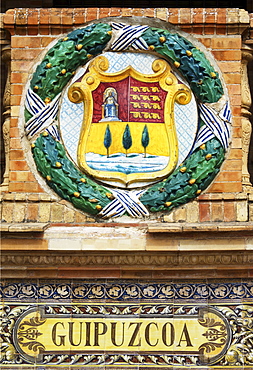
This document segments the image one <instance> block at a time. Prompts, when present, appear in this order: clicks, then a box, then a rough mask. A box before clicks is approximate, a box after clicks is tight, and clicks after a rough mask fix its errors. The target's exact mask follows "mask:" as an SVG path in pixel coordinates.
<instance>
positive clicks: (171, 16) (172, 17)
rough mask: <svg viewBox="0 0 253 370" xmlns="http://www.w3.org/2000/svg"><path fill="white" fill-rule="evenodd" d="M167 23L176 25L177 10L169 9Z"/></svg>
mask: <svg viewBox="0 0 253 370" xmlns="http://www.w3.org/2000/svg"><path fill="white" fill-rule="evenodd" d="M168 21H169V22H170V23H173V24H178V21H179V20H178V9H177V8H170V9H169V19H168Z"/></svg>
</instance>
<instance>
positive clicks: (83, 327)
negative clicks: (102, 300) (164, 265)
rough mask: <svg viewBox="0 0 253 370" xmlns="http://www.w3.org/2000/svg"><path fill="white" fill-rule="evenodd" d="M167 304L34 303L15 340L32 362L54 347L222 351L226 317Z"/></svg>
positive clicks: (213, 354) (212, 357)
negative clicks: (172, 308) (71, 304)
mask: <svg viewBox="0 0 253 370" xmlns="http://www.w3.org/2000/svg"><path fill="white" fill-rule="evenodd" d="M87 307H88V308H87ZM168 307H169V306H167V308H166V306H165V307H164V306H163V307H159V306H157V305H152V306H151V305H149V306H136V307H133V306H131V307H129V306H125V305H121V306H120V305H119V306H118V307H115V306H110V305H107V306H106V305H97V306H92V307H89V306H87V305H86V306H70V307H69V309H68V308H67V307H64V306H62V307H59V306H55V307H46V306H41V307H39V308H32V309H28V310H27V311H25V312H24V314H23V315H22V316H21V317H20V318H19V320H18V321H17V323H16V326H15V330H14V343H15V346H16V348H17V350H18V352H19V353H21V354H22V355H23V356H24V357H25V358H26V359H27V360H29V362H32V363H35V362H37V363H41V361H42V359H43V356H45V355H46V354H48V355H50V354H55V353H60V354H61V355H64V354H66V355H67V354H69V353H75V354H77V355H78V354H81V353H85V354H87V355H88V354H93V355H94V356H96V354H98V353H107V354H110V355H112V354H113V355H116V356H117V355H119V354H125V355H127V354H133V353H136V352H138V354H139V355H146V354H149V355H156V354H159V356H161V357H164V358H166V356H167V358H168V356H175V355H184V354H187V355H192V356H195V357H196V358H198V361H200V362H201V363H202V364H211V363H214V362H216V361H217V360H218V359H219V358H221V357H222V356H223V355H224V353H225V351H226V350H227V348H228V346H229V344H230V339H231V333H230V328H229V325H228V323H227V319H226V318H225V317H224V316H223V315H222V314H221V313H220V312H219V311H217V310H216V309H215V308H210V307H190V308H188V309H185V308H184V309H181V310H180V308H178V310H177V311H176V312H173V313H172V312H170V310H169V308H168ZM70 308H71V309H70ZM71 312H72V314H71ZM73 312H74V313H73Z"/></svg>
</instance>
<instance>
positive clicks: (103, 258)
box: [1, 250, 253, 280]
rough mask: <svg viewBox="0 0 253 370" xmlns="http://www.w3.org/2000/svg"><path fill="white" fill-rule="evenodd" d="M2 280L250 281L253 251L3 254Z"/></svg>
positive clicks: (24, 252) (32, 252) (252, 270)
mask: <svg viewBox="0 0 253 370" xmlns="http://www.w3.org/2000/svg"><path fill="white" fill-rule="evenodd" d="M1 263H2V278H3V279H9V278H12V279H13V278H23V279H31V278H40V279H44V278H52V279H54V278H55V279H65V278H67V279H69V278H73V279H78V278H82V279H83V278H85V279H90V278H96V279H98V278H107V279H111V278H127V279H128V278H129V279H132V278H139V279H147V278H148V279H152V278H156V279H159V280H163V279H166V280H168V279H171V280H180V279H186V278H189V279H195V280H196V279H206V278H215V279H216V278H219V279H220V278H222V279H223V278H230V279H231V278H237V279H238V278H245V277H247V278H252V277H253V268H252V266H253V251H234V250H233V251H212V250H210V251H208V252H207V251H205V252H204V251H199V252H196V251H190V252H189V251H180V252H178V251H175V252H159V253H157V251H156V252H141V251H139V252H138V253H136V252H135V253H132V252H131V251H129V252H116V251H114V252H105V251H99V252H90V251H88V252H84V251H83V252H77V251H59V252H56V251H35V250H30V251H9V252H8V251H3V252H2V254H1Z"/></svg>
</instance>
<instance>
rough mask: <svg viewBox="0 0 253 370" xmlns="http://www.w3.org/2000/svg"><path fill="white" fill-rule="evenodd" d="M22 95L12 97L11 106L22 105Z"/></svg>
mask: <svg viewBox="0 0 253 370" xmlns="http://www.w3.org/2000/svg"><path fill="white" fill-rule="evenodd" d="M20 102H21V95H11V105H20Z"/></svg>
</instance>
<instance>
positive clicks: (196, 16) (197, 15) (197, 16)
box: [192, 8, 204, 23]
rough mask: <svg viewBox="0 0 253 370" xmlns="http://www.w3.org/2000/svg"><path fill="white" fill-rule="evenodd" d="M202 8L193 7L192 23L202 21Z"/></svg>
mask: <svg viewBox="0 0 253 370" xmlns="http://www.w3.org/2000/svg"><path fill="white" fill-rule="evenodd" d="M203 11H204V9H203V8H193V9H192V22H193V23H203V22H204V12H203Z"/></svg>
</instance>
